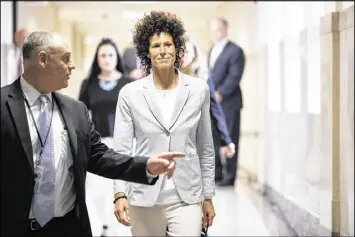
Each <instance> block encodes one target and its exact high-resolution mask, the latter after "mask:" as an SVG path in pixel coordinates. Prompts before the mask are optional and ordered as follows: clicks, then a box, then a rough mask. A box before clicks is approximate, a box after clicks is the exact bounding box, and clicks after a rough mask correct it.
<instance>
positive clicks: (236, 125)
mask: <svg viewBox="0 0 355 237" xmlns="http://www.w3.org/2000/svg"><path fill="white" fill-rule="evenodd" d="M224 114H225V117H226V120H227V121H226V122H227V127H228V131H229V135H230V137H231V139H232V142H233V143H234V144H235V154H234V155H233V157H231V158H227V159H226V170H225V172H224V173H223V165H222V162H221V158H220V156H219V148H220V147H221V141H220V137H221V136H220V134H219V132H218V129H217V128H216V127H215V126H212V134H213V143H214V148H215V154H216V155H215V158H216V174H215V175H216V176H215V178H216V180H220V179H223V180H225V181H230V182H234V181H235V179H236V176H237V166H238V150H239V149H238V148H239V135H240V110H236V111H231V110H229V111H228V110H224Z"/></svg>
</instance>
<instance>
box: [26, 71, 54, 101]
mask: <svg viewBox="0 0 355 237" xmlns="http://www.w3.org/2000/svg"><path fill="white" fill-rule="evenodd" d="M20 83H21V88H22V91H23V94H24V95H25V97H26V99H27V100H28V103H29V104H30V106H32V105H33V104H34V103H35V102H36V101H37V99H38V97H39V96H40V95H42V94H41V93H40V92H39V91H38V90H36V89H35V88H34V87H33V86H31V85H30V84H29V83H28V82H27V81H26V80H25V79H24V78H23V76H22V75H21V78H20ZM47 96H48V98H49V100H50V101H51V102H52V93H49V94H47Z"/></svg>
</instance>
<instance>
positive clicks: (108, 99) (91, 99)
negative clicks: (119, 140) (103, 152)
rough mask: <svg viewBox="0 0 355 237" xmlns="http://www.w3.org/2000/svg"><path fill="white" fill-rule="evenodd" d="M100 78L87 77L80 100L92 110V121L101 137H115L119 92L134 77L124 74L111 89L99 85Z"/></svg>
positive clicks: (81, 89)
mask: <svg viewBox="0 0 355 237" xmlns="http://www.w3.org/2000/svg"><path fill="white" fill-rule="evenodd" d="M99 81H100V79H98V78H91V79H85V80H84V81H83V83H82V85H81V88H80V94H79V100H80V101H82V102H83V103H84V104H85V105H86V107H87V108H88V109H89V110H91V115H92V121H93V123H94V125H95V128H96V131H98V132H99V133H100V135H101V137H113V131H114V124H115V115H116V106H117V99H118V93H119V92H120V90H121V89H122V87H124V86H125V85H126V84H128V83H130V82H132V81H133V79H131V78H129V77H127V76H122V77H121V78H120V79H118V81H117V85H116V86H115V87H114V88H113V89H111V90H104V89H102V88H101V86H100V85H99Z"/></svg>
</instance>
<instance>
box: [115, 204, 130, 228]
mask: <svg viewBox="0 0 355 237" xmlns="http://www.w3.org/2000/svg"><path fill="white" fill-rule="evenodd" d="M115 216H116V218H117V220H118V222H119V223H121V224H122V225H125V226H131V212H130V206H129V204H128V201H127V199H125V198H120V199H119V200H117V201H116V203H115Z"/></svg>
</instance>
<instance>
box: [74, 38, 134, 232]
mask: <svg viewBox="0 0 355 237" xmlns="http://www.w3.org/2000/svg"><path fill="white" fill-rule="evenodd" d="M132 81H133V80H132V79H131V78H129V77H127V76H125V75H124V71H123V67H122V63H121V58H120V55H119V52H118V49H117V46H116V44H115V43H114V42H113V41H112V39H109V38H104V39H102V40H101V42H100V43H99V45H98V46H97V49H96V53H95V57H94V61H93V63H92V66H91V69H90V73H89V77H88V78H87V79H85V80H84V81H83V83H82V85H81V89H80V95H79V100H80V101H82V102H83V103H84V104H85V105H86V107H87V108H88V109H89V111H90V112H91V117H92V121H93V123H94V125H95V128H96V130H97V131H98V132H99V133H100V135H101V137H102V141H103V142H104V143H105V144H106V145H107V146H109V147H111V148H112V143H113V142H112V137H113V131H114V122H115V112H116V105H117V98H118V93H119V92H120V90H121V89H122V87H124V86H125V85H126V84H128V83H130V82H132ZM86 182H87V183H86V192H87V195H86V197H87V199H89V200H88V203H91V205H89V204H88V211H89V216H90V220H91V222H92V223H91V224H92V229H93V235H94V236H95V235H100V234H101V230H102V226H103V225H107V226H108V232H109V233H112V234H113V235H116V233H114V232H115V231H114V230H113V226H112V223H114V224H115V226H117V224H116V223H117V222H116V221H115V218H114V214H113V213H112V208H113V203H112V200H111V197H112V195H113V190H112V180H110V179H106V178H103V177H100V176H97V175H94V174H91V173H88V175H87V178H86ZM98 220H100V221H101V223H98Z"/></svg>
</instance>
